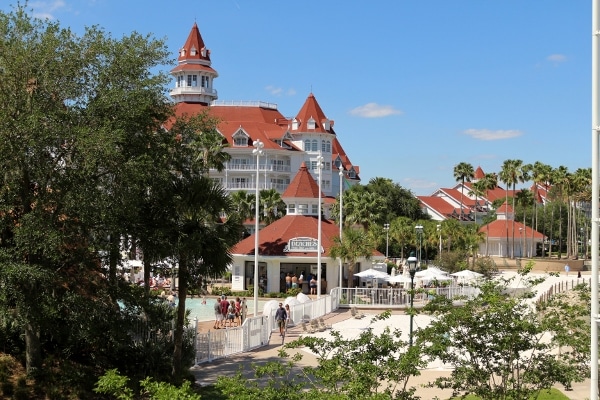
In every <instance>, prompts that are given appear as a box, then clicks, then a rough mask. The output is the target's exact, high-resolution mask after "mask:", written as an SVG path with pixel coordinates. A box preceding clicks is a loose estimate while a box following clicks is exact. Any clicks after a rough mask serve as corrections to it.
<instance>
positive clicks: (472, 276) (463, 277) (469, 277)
mask: <svg viewBox="0 0 600 400" xmlns="http://www.w3.org/2000/svg"><path fill="white" fill-rule="evenodd" d="M450 275H451V276H454V277H456V278H458V280H459V281H462V282H469V281H473V280H476V279H479V278H481V277H483V274H480V273H479V272H475V271H471V270H468V269H463V270H462V271H458V272H455V273H453V274H450Z"/></svg>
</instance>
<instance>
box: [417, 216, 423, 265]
mask: <svg viewBox="0 0 600 400" xmlns="http://www.w3.org/2000/svg"><path fill="white" fill-rule="evenodd" d="M415 230H416V231H417V242H418V244H419V257H418V262H419V265H421V262H422V260H423V257H422V256H421V245H422V243H423V225H417V226H415Z"/></svg>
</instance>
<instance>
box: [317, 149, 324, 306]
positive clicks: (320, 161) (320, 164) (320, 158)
mask: <svg viewBox="0 0 600 400" xmlns="http://www.w3.org/2000/svg"><path fill="white" fill-rule="evenodd" d="M322 169H323V156H322V155H321V153H320V152H319V156H318V157H317V172H318V176H319V207H318V214H317V231H318V232H317V299H319V298H321V170H322Z"/></svg>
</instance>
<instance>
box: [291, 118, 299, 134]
mask: <svg viewBox="0 0 600 400" xmlns="http://www.w3.org/2000/svg"><path fill="white" fill-rule="evenodd" d="M292 130H294V131H297V130H298V120H297V119H296V118H294V119H293V120H292Z"/></svg>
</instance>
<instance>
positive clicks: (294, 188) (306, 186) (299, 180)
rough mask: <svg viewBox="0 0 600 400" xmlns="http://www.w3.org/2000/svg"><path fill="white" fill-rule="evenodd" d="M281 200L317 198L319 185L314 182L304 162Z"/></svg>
mask: <svg viewBox="0 0 600 400" xmlns="http://www.w3.org/2000/svg"><path fill="white" fill-rule="evenodd" d="M323 197H324V196H323V193H322V192H321V198H323ZM281 198H282V199H285V198H309V199H318V198H319V184H318V183H317V182H315V180H314V179H313V177H312V176H311V174H310V172H308V168H306V163H305V162H304V161H303V162H302V165H300V169H299V170H298V173H297V174H296V176H294V179H293V180H292V181H291V182H290V184H289V185H288V187H287V189H285V192H283V194H282V195H281Z"/></svg>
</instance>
